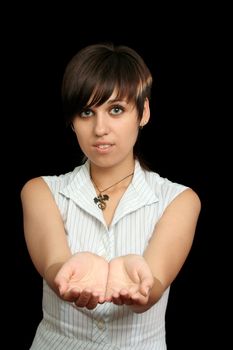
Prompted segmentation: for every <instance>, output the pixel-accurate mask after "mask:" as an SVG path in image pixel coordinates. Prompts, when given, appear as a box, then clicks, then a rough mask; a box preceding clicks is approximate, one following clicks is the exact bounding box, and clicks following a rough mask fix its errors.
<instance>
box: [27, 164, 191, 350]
mask: <svg viewBox="0 0 233 350" xmlns="http://www.w3.org/2000/svg"><path fill="white" fill-rule="evenodd" d="M89 167H90V164H89V161H87V162H86V163H85V164H84V165H81V166H78V167H76V168H75V169H74V170H73V171H72V172H69V173H67V174H63V175H60V176H45V177H43V179H44V180H45V181H46V183H47V184H48V186H49V188H50V190H51V192H52V194H53V196H54V198H55V201H56V203H57V205H58V207H59V210H60V212H61V215H62V218H63V221H64V226H65V230H66V234H67V240H68V242H69V246H70V249H71V251H72V253H76V252H80V251H91V252H93V253H96V254H98V255H101V256H103V257H105V258H106V259H107V260H108V261H110V260H111V259H112V258H114V257H116V256H121V255H126V254H133V253H134V254H143V252H144V250H145V248H146V246H147V244H148V241H149V239H150V237H151V235H152V233H153V230H154V227H155V225H156V223H157V222H158V220H159V219H160V217H161V215H162V214H163V212H164V210H165V209H166V207H167V206H168V205H169V203H170V202H171V201H172V200H173V199H174V198H175V197H176V196H177V195H178V194H179V193H181V192H182V191H184V190H185V189H186V188H187V187H186V186H183V185H180V184H177V183H174V182H171V181H169V180H168V179H166V178H162V177H160V176H159V175H158V174H157V173H155V172H150V171H145V170H143V169H142V168H141V166H140V164H139V162H138V161H135V171H134V175H133V178H132V181H131V183H130V185H129V186H128V188H127V190H126V192H125V193H124V195H123V196H122V198H121V200H120V202H119V204H118V206H117V208H116V211H115V213H114V217H113V220H112V222H111V224H110V226H109V227H108V226H107V225H106V223H105V220H104V217H103V212H102V210H100V209H99V208H98V206H97V205H96V204H95V203H94V200H93V198H94V197H95V196H96V192H95V189H94V186H93V184H92V182H91V179H90V173H89ZM168 295H169V287H168V288H167V290H166V291H165V292H164V294H163V295H162V297H161V298H160V300H159V301H158V302H157V303H156V304H155V305H154V306H153V307H151V308H150V309H149V310H147V311H146V312H144V313H141V314H137V313H134V312H132V311H131V310H130V309H129V308H128V307H127V306H125V305H123V306H116V305H114V304H112V303H105V304H101V305H100V304H99V305H98V306H97V307H96V308H95V309H94V310H88V309H86V308H78V307H76V306H74V305H73V304H72V303H69V302H65V301H63V300H61V299H60V298H59V297H58V296H57V295H56V294H55V293H54V292H53V291H52V290H51V289H50V287H49V286H48V285H47V283H46V281H43V319H42V320H41V322H40V324H39V326H38V328H37V331H36V335H35V337H34V340H33V343H32V346H31V348H30V349H32V350H39V349H40V350H47V349H49V350H53V349H54V350H66V349H67V350H68V349H69V350H74V349H85V350H97V349H100V350H104V349H106V350H113V349H114V350H117V349H121V350H122V349H123V350H124V349H132V350H143V349H146V350H155V349H156V350H165V349H166V337H165V335H166V334H165V312H166V307H167V301H168Z"/></svg>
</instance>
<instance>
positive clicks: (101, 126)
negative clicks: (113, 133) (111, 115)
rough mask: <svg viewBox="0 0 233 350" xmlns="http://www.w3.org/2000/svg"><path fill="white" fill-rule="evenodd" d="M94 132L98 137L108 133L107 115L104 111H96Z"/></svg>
mask: <svg viewBox="0 0 233 350" xmlns="http://www.w3.org/2000/svg"><path fill="white" fill-rule="evenodd" d="M94 132H95V135H96V136H99V137H101V136H103V135H107V134H108V133H109V125H108V117H107V116H106V115H105V114H104V113H98V114H97V115H96V118H95V125H94Z"/></svg>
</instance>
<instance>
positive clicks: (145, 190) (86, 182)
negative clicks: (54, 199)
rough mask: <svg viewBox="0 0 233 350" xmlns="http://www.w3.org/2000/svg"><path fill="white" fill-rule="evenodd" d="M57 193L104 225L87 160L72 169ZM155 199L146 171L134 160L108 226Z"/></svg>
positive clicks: (153, 201)
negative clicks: (129, 178) (132, 174)
mask: <svg viewBox="0 0 233 350" xmlns="http://www.w3.org/2000/svg"><path fill="white" fill-rule="evenodd" d="M59 193H61V194H62V195H64V196H65V197H67V198H69V199H71V200H72V201H73V202H75V204H76V205H78V206H79V207H80V208H81V209H83V210H84V211H86V212H87V213H89V214H90V215H92V216H94V217H95V218H96V219H97V220H99V221H100V222H101V223H102V224H103V225H104V226H105V227H106V223H105V220H104V216H103V212H102V210H100V209H99V208H98V207H97V205H96V204H95V203H94V197H95V196H96V192H95V188H94V186H93V183H92V181H91V178H90V162H89V160H87V161H86V163H85V164H83V165H82V166H80V167H78V168H76V169H75V170H74V176H73V177H72V179H71V181H70V182H69V184H68V185H66V186H64V187H63V188H62V189H61V190H60V191H59ZM157 201H158V197H157V196H156V194H155V191H153V189H152V188H151V187H150V186H149V184H148V182H147V181H146V171H145V170H143V169H142V168H141V166H140V164H139V162H138V160H136V161H135V169H134V176H133V178H132V181H131V183H130V185H129V186H128V188H127V190H126V191H125V193H124V195H123V196H122V198H121V200H120V202H119V204H118V207H117V208H116V211H115V214H114V217H113V220H112V223H111V225H110V226H111V227H112V226H113V225H115V224H116V223H117V222H118V221H119V220H120V219H121V218H122V217H123V216H125V215H127V214H129V213H131V212H134V211H136V210H137V209H139V208H141V207H143V206H146V205H150V204H152V203H155V202H157Z"/></svg>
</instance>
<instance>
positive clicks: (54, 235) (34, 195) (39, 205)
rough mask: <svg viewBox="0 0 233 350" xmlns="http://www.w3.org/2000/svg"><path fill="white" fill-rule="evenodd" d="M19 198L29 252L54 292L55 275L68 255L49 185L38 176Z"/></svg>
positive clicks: (27, 185)
mask: <svg viewBox="0 0 233 350" xmlns="http://www.w3.org/2000/svg"><path fill="white" fill-rule="evenodd" d="M21 200H22V207H23V221H24V233H25V240H26V244H27V247H28V251H29V254H30V256H31V259H32V261H33V263H34V265H35V267H36V269H37V270H38V272H39V273H40V275H41V276H42V277H43V278H45V279H46V281H47V282H48V284H49V285H50V287H51V288H53V289H54V291H55V292H57V287H56V286H55V284H54V278H55V275H56V274H57V272H58V270H59V269H60V267H61V266H62V265H63V263H64V262H65V261H67V260H68V259H69V258H70V257H71V252H70V249H69V247H68V243H67V238H66V233H65V230H64V225H63V222H62V218H61V215H60V212H59V210H58V207H57V205H56V203H55V201H54V198H53V196H52V194H51V191H50V189H49V187H48V186H47V184H46V183H45V181H44V180H43V179H42V178H40V177H39V178H35V179H32V180H30V181H28V182H27V183H26V184H25V185H24V187H23V189H22V191H21Z"/></svg>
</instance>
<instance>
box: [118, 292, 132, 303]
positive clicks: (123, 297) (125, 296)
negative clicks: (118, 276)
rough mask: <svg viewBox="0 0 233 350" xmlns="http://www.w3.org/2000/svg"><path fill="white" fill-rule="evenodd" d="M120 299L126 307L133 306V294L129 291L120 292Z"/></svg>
mask: <svg viewBox="0 0 233 350" xmlns="http://www.w3.org/2000/svg"><path fill="white" fill-rule="evenodd" d="M120 298H121V301H122V304H125V305H131V304H132V299H131V294H130V293H129V291H128V290H126V289H122V290H121V291H120Z"/></svg>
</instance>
